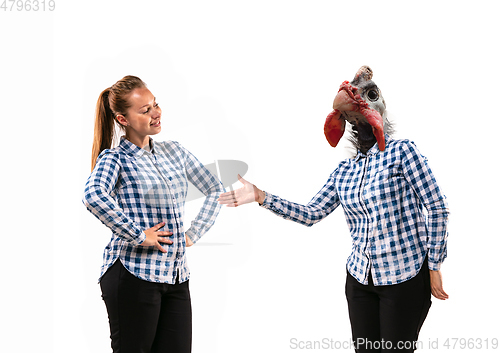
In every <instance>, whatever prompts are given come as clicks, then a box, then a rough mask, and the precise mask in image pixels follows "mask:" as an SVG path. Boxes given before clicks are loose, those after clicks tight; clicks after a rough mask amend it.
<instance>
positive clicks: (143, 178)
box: [83, 76, 224, 353]
mask: <svg viewBox="0 0 500 353" xmlns="http://www.w3.org/2000/svg"><path fill="white" fill-rule="evenodd" d="M161 118H162V111H161V108H160V106H159V104H158V103H157V102H156V97H155V96H154V95H153V94H152V93H151V91H150V90H149V89H148V88H147V87H146V84H145V83H144V82H143V81H142V80H141V79H140V78H138V77H135V76H125V77H124V78H122V79H121V80H119V81H118V82H116V83H115V84H114V85H112V86H111V87H109V88H106V89H105V90H104V91H102V93H101V94H100V96H99V99H98V101H97V108H96V119H95V129H94V144H93V148H92V172H91V174H90V177H89V178H88V180H87V183H86V185H85V192H84V196H83V202H84V204H85V206H86V207H87V209H88V210H89V211H90V212H91V213H92V214H93V215H94V216H96V217H97V218H98V219H99V220H100V221H101V222H102V223H104V224H105V225H106V226H107V227H108V228H109V229H110V230H111V231H112V235H111V240H110V242H109V244H108V245H107V246H106V248H105V249H104V256H103V257H104V261H103V265H102V267H101V275H100V277H99V282H100V286H101V291H102V298H103V300H104V302H105V304H106V308H107V311H108V316H109V326H110V331H111V346H112V349H113V352H120V353H127V352H130V353H138V352H144V353H146V352H151V353H159V352H175V353H188V352H191V340H192V339H191V337H192V314H191V298H190V292H189V277H190V272H189V268H188V266H187V262H186V247H187V246H191V245H193V244H194V243H196V242H197V241H198V240H199V239H200V237H201V236H202V235H203V234H205V233H206V232H207V231H208V230H209V229H210V227H211V226H212V225H213V223H214V221H215V218H216V217H217V215H218V213H219V211H220V208H221V206H220V205H219V204H218V203H217V196H218V195H219V194H220V193H221V192H224V188H223V186H222V184H221V182H220V181H219V180H218V179H216V178H215V177H214V176H213V174H212V173H210V171H209V170H208V169H206V168H205V167H204V166H203V165H202V164H201V163H200V162H199V161H198V159H196V157H195V156H194V155H193V154H192V153H190V152H189V151H188V150H187V149H186V148H184V147H183V146H182V145H181V144H179V143H178V142H176V141H164V142H157V141H153V139H152V138H151V135H156V134H158V133H159V132H160V131H161ZM115 124H117V126H119V127H120V128H121V129H122V130H123V131H124V132H125V134H124V136H122V137H121V139H120V142H119V145H118V146H117V147H115V148H111V144H112V140H113V136H114V133H115V132H114V130H115V128H114V127H115ZM188 180H189V181H190V182H191V183H192V184H193V185H194V186H196V187H197V188H198V189H199V190H200V191H201V192H202V193H203V194H204V195H205V196H206V198H205V201H204V203H203V206H202V208H201V210H200V212H199V213H198V215H197V216H196V217H195V219H194V220H193V221H192V223H191V226H190V227H189V228H188V229H187V230H184V223H183V218H184V203H185V198H186V194H187V187H188Z"/></svg>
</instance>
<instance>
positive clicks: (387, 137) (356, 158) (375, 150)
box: [354, 134, 392, 162]
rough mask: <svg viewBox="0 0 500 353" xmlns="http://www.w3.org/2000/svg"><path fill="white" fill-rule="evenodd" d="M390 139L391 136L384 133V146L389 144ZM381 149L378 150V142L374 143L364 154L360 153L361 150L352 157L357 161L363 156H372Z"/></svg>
mask: <svg viewBox="0 0 500 353" xmlns="http://www.w3.org/2000/svg"><path fill="white" fill-rule="evenodd" d="M391 141H392V138H391V137H390V136H389V135H387V134H385V147H386V148H387V145H389V143H390V142H391ZM380 152H381V151H380V150H379V148H378V143H375V144H374V145H373V146H372V147H371V148H370V149H369V150H368V152H367V153H366V154H364V153H362V152H361V151H358V154H357V155H356V157H355V158H354V161H355V162H357V161H359V160H360V159H361V158H365V157H366V156H373V155H377V154H379V153H380Z"/></svg>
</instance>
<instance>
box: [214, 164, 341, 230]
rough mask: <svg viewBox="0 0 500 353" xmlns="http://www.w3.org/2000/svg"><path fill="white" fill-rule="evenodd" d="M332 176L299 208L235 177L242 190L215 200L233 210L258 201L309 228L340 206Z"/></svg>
mask: <svg viewBox="0 0 500 353" xmlns="http://www.w3.org/2000/svg"><path fill="white" fill-rule="evenodd" d="M335 173H336V172H333V173H332V175H330V178H329V179H328V181H327V183H326V184H325V185H324V186H323V187H322V188H321V190H320V191H319V192H318V193H317V194H316V196H314V197H313V198H312V200H311V201H310V202H309V203H308V204H307V205H301V204H298V203H295V202H291V201H288V200H285V199H282V198H280V197H279V196H276V195H273V194H270V193H266V192H264V191H262V190H260V189H259V188H257V187H256V186H255V185H253V184H252V183H250V182H248V181H246V180H245V179H243V178H242V177H241V176H238V178H239V180H240V182H241V183H242V184H243V187H241V188H239V189H237V190H234V191H231V192H226V193H224V194H221V195H220V197H219V200H218V201H219V203H220V204H224V205H226V206H228V207H237V206H241V205H244V204H247V203H251V202H258V203H259V205H260V206H262V207H264V208H266V209H268V210H270V211H271V212H273V213H275V214H276V215H278V216H280V217H282V218H285V219H288V220H291V221H294V222H297V223H301V224H303V225H305V226H308V227H310V226H312V225H313V224H315V223H317V222H319V221H321V220H322V219H323V218H325V217H326V216H328V215H329V214H330V213H331V212H333V210H335V208H337V207H338V205H340V199H339V197H338V194H337V191H336V188H335V182H334V180H335V176H334V175H335Z"/></svg>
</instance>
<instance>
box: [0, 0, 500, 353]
mask: <svg viewBox="0 0 500 353" xmlns="http://www.w3.org/2000/svg"><path fill="white" fill-rule="evenodd" d="M495 5H496V2H495V1H467V2H465V1H420V2H412V3H411V4H410V3H409V2H402V1H378V2H375V1H356V2H347V1H334V0H330V1H284V0H283V1H274V0H268V1H252V2H243V1H219V0H215V1H210V2H208V1H189V2H182V3H181V2H179V1H143V2H139V1H117V0H114V1H85V2H83V1H80V2H76V1H75V2H70V1H68V0H66V1H63V0H56V9H55V11H52V12H49V11H45V12H43V13H42V12H41V11H40V12H38V13H35V12H33V11H31V12H30V13H28V12H26V11H17V12H16V11H8V10H4V9H0V29H1V30H2V37H1V39H0V40H1V48H2V55H1V57H0V63H1V70H2V81H1V82H2V85H1V88H0V90H1V91H0V97H1V107H2V115H3V116H2V118H3V119H2V121H3V122H4V123H7V126H6V127H4V128H3V129H2V132H3V135H4V136H6V137H7V138H6V139H5V138H4V139H2V151H3V156H4V161H5V162H4V166H3V167H2V186H3V193H2V194H3V196H2V200H3V202H4V208H3V209H4V212H2V225H4V237H3V239H4V241H3V245H2V253H3V256H2V259H1V261H2V268H3V269H4V271H3V273H4V274H5V273H7V276H5V277H4V281H3V284H2V292H3V297H2V298H3V300H2V315H1V317H2V319H1V321H2V324H3V325H2V326H3V327H7V329H6V330H5V329H4V330H2V333H1V335H2V337H1V340H0V342H2V343H1V346H2V349H1V350H2V351H3V352H57V353H59V352H72V353H77V352H110V341H109V328H108V322H107V313H106V310H105V306H104V303H103V302H102V300H101V298H100V289H99V286H98V284H97V278H98V275H99V268H100V265H101V256H102V250H103V248H104V246H105V245H106V243H107V242H108V240H109V232H108V230H107V229H106V228H105V227H104V226H103V225H102V224H101V223H100V222H99V221H98V220H96V219H95V218H94V217H93V216H92V215H91V214H90V213H89V212H87V211H86V210H85V207H84V206H83V204H82V203H81V196H82V193H83V187H84V184H85V181H86V178H87V177H88V174H89V172H90V150H91V143H92V134H93V113H94V107H95V103H96V101H97V97H98V95H99V93H100V92H101V91H102V90H103V89H104V88H106V87H108V86H110V85H111V84H113V83H114V82H116V81H117V80H118V79H120V78H121V77H123V76H124V75H128V74H133V75H137V76H139V77H141V78H142V79H143V80H144V81H145V82H146V83H147V84H148V86H149V88H150V89H151V91H152V92H153V94H155V96H156V97H157V101H158V102H159V103H160V104H161V106H162V109H163V118H162V124H163V130H162V132H161V134H160V135H158V136H156V137H155V138H156V139H158V140H164V139H172V140H178V141H180V142H181V143H182V144H183V145H184V146H185V147H187V148H188V149H189V150H191V151H192V152H193V153H194V154H195V155H196V156H197V157H198V158H199V159H200V160H201V161H202V162H203V163H213V161H214V160H216V159H237V160H241V161H244V162H246V163H247V164H248V165H249V170H248V172H247V174H246V178H247V179H248V180H250V181H251V182H253V183H255V184H256V185H257V186H259V187H260V188H263V189H264V190H267V191H270V192H272V193H275V194H277V195H280V196H282V197H284V198H287V199H289V200H292V201H296V202H300V203H307V202H308V201H309V200H310V199H311V198H312V197H313V196H314V195H315V193H316V192H317V191H318V190H319V189H320V188H321V186H322V185H323V184H324V182H325V181H326V180H327V178H328V175H329V174H330V173H331V172H332V171H333V169H334V168H335V166H336V165H337V164H338V162H339V161H340V160H342V159H343V158H345V157H346V156H347V155H348V154H347V152H346V150H345V146H346V144H345V143H344V144H343V145H342V146H340V147H338V148H336V149H333V148H331V147H330V146H329V145H328V143H327V142H326V140H325V139H324V136H323V123H324V120H325V118H326V115H327V114H328V113H329V112H330V110H331V103H332V100H333V97H334V96H335V94H336V92H337V89H338V87H339V85H340V83H341V82H342V81H344V80H351V79H352V78H353V76H354V74H355V72H356V71H357V69H358V68H359V67H360V66H362V65H370V67H371V68H372V69H373V70H374V81H375V82H376V83H377V84H378V85H379V87H380V88H381V89H382V92H383V94H384V98H385V100H386V103H387V106H388V110H389V112H390V116H391V117H392V118H393V120H394V121H395V123H396V128H397V136H396V137H400V138H409V139H411V140H414V141H415V142H416V143H417V145H418V146H419V148H420V150H421V152H422V153H423V154H424V155H426V156H427V157H428V159H429V163H430V165H431V167H432V168H433V170H434V172H435V174H436V177H437V179H438V181H439V183H440V185H441V186H442V188H443V190H444V192H445V194H446V195H447V197H448V199H449V204H450V208H451V211H452V215H451V219H450V226H449V233H450V238H449V249H448V254H449V257H448V259H447V260H446V261H445V263H444V265H443V268H442V272H443V275H444V280H445V290H446V291H447V292H448V294H449V295H450V299H449V300H448V301H446V302H440V301H438V300H436V299H434V301H433V306H432V308H431V311H430V313H429V315H428V318H427V320H426V323H425V324H424V327H423V329H422V331H421V335H420V340H421V341H422V342H423V343H424V346H423V348H422V349H421V350H419V351H421V352H430V351H432V350H433V349H430V348H429V347H428V345H427V343H428V342H429V341H430V340H431V341H435V340H440V343H442V342H444V341H445V340H446V339H447V338H465V339H468V338H474V339H483V340H484V339H489V340H490V341H491V339H493V338H500V337H499V336H498V332H499V324H498V320H496V318H497V317H498V316H499V315H500V310H499V305H498V301H497V299H496V297H497V295H496V292H495V289H496V287H497V283H496V282H497V279H496V277H497V276H496V274H497V273H498V265H497V253H498V250H497V249H498V247H499V246H500V244H499V240H498V236H499V235H500V231H499V228H498V226H497V224H496V218H497V217H498V216H497V213H498V212H497V210H498V206H497V205H496V200H497V199H498V197H499V196H500V195H499V192H498V182H497V181H498V177H497V176H495V175H496V170H497V167H496V157H495V155H496V148H495V147H496V142H495V141H496V139H497V138H498V137H497V135H498V132H499V128H500V125H499V118H500V116H499V115H500V113H499V111H498V109H497V105H498V98H497V92H496V86H497V82H498V81H499V79H500V74H499V72H500V70H498V63H499V62H500V54H499V51H498V48H497V45H496V43H497V42H498V38H497V36H498V33H499V30H500V25H498V21H497V6H495ZM9 6H10V5H9ZM234 187H238V185H234ZM200 205H201V200H197V201H192V202H190V203H188V204H187V205H186V213H187V218H188V219H190V218H192V217H193V215H195V214H196V212H197V210H198V208H199V207H200ZM5 226H6V227H5ZM349 251H350V239H349V235H348V230H347V226H346V224H345V220H344V216H343V212H342V210H341V209H338V210H337V211H336V212H335V213H334V214H332V215H331V216H330V217H328V218H327V219H326V220H324V221H322V222H321V223H319V224H318V225H315V226H314V227H312V228H306V227H303V226H301V225H298V224H295V223H292V222H289V221H284V220H282V219H280V218H278V217H276V216H274V215H272V214H271V213H269V212H267V211H265V210H261V209H260V208H259V207H258V206H256V205H250V206H243V207H241V208H238V209H229V208H224V209H223V210H222V211H221V213H220V216H219V218H218V220H217V222H216V225H215V226H214V227H213V228H212V230H211V231H210V232H209V233H208V234H206V235H205V237H204V238H203V239H202V240H201V241H200V242H199V243H198V244H197V245H196V246H194V247H192V248H190V249H188V260H189V264H190V268H191V273H192V277H191V281H190V287H191V294H192V301H193V311H194V313H193V320H194V327H193V328H194V336H193V352H194V353H199V352H203V353H206V352H208V353H211V352H216V353H224V352H291V351H300V349H298V348H297V349H294V347H292V345H291V340H292V339H296V340H297V341H304V342H305V341H318V340H323V339H325V338H326V339H328V340H330V339H331V340H334V341H339V342H344V341H349V339H350V326H349V320H348V316H347V304H346V300H345V297H344V281H345V269H344V268H345V267H344V266H345V260H346V258H347V256H348V254H349ZM4 335H5V336H4ZM483 342H484V341H483ZM330 350H331V349H330ZM476 350H478V349H476ZM308 351H318V352H319V351H328V349H317V350H308ZM345 351H349V350H345ZM449 351H450V352H453V351H456V352H458V351H461V350H460V349H458V347H457V348H456V349H455V350H453V349H449Z"/></svg>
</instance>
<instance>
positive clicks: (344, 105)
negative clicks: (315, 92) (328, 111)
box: [333, 89, 356, 111]
mask: <svg viewBox="0 0 500 353" xmlns="http://www.w3.org/2000/svg"><path fill="white" fill-rule="evenodd" d="M354 103H355V101H354V99H352V98H351V97H350V96H349V93H347V91H346V90H344V89H342V90H340V92H339V93H337V95H336V96H335V99H334V100H333V109H337V110H340V111H354V110H355V109H356V106H355V105H354Z"/></svg>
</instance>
